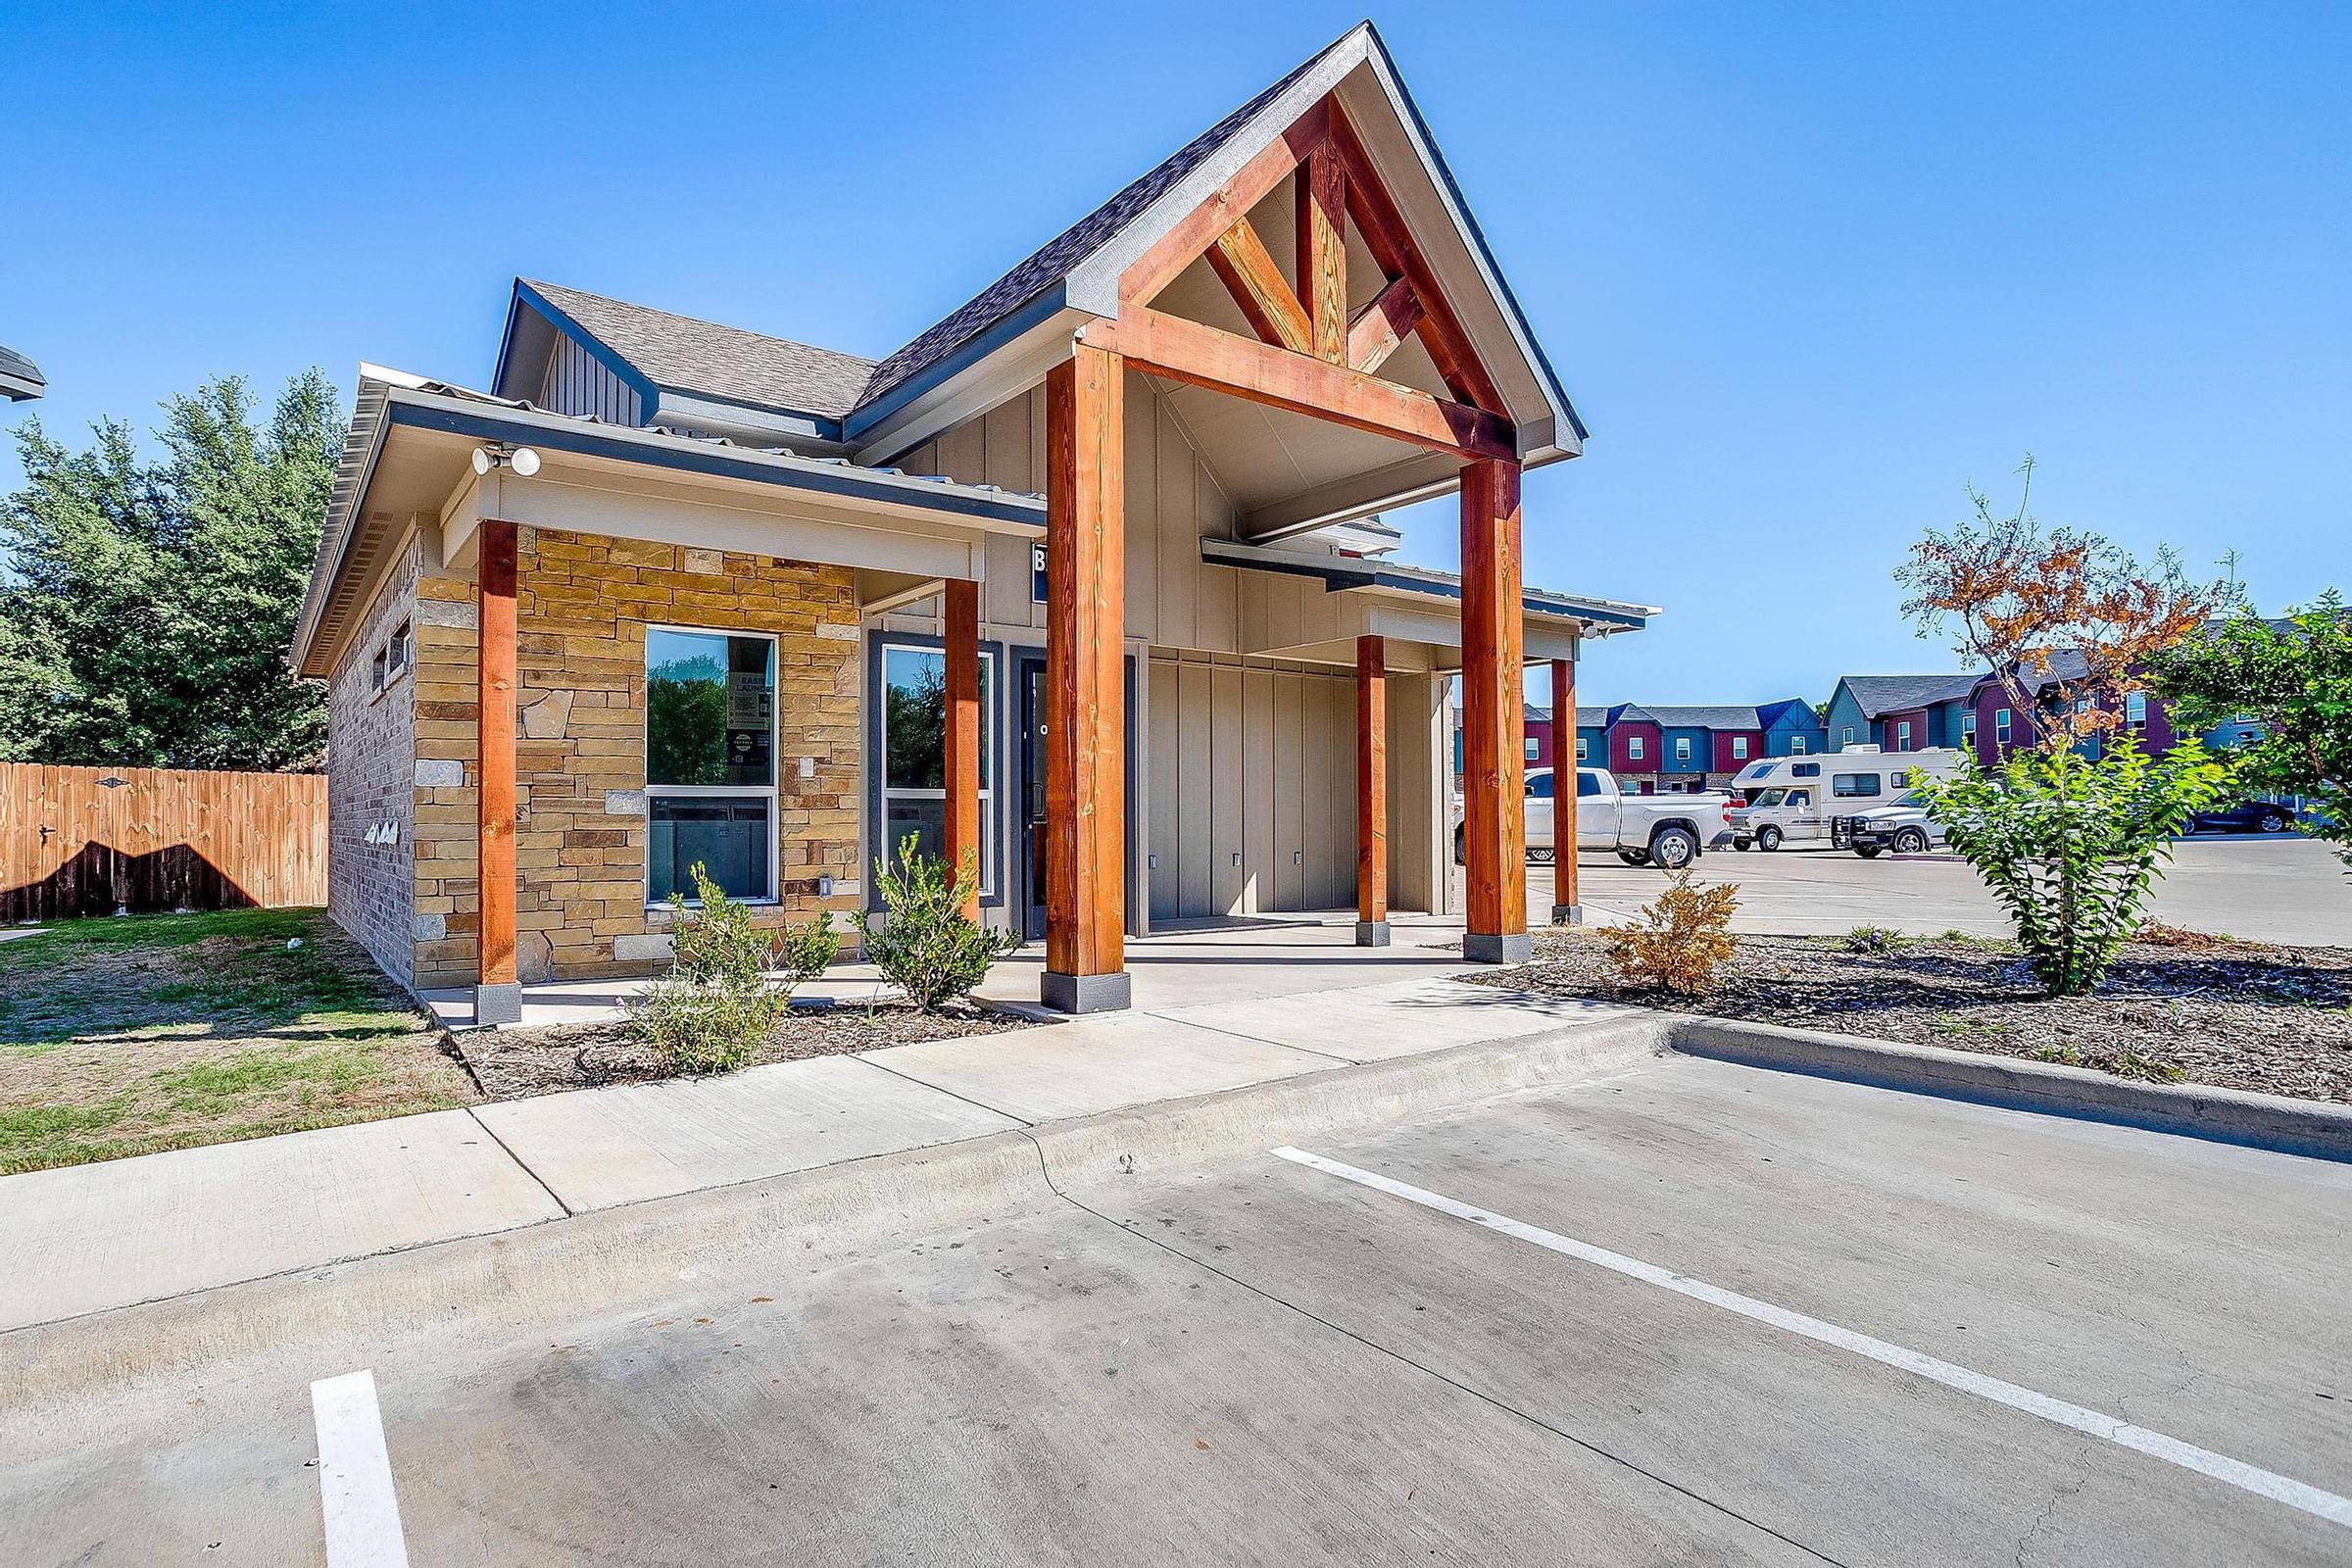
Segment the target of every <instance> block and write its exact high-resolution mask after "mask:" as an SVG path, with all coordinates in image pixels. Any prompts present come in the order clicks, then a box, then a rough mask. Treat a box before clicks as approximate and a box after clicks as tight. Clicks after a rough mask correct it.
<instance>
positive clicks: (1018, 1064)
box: [866, 1012, 1343, 1122]
mask: <svg viewBox="0 0 2352 1568" xmlns="http://www.w3.org/2000/svg"><path fill="white" fill-rule="evenodd" d="M866 1059H868V1060H869V1061H872V1062H873V1063H875V1064H876V1065H879V1066H883V1067H887V1068H889V1069H890V1070H891V1071H892V1072H895V1073H901V1074H904V1075H905V1076H907V1077H908V1078H912V1079H916V1080H918V1081H920V1082H922V1083H926V1084H933V1085H936V1086H937V1087H939V1088H941V1089H944V1090H946V1091H948V1092H949V1093H951V1094H955V1095H960V1096H962V1097H963V1098H964V1099H966V1100H973V1101H977V1102H979V1103H981V1104H983V1105H990V1106H994V1107H995V1108H996V1109H998V1110H1001V1111H1004V1112H1005V1114H1007V1115H1011V1116H1018V1117H1020V1118H1021V1119H1022V1120H1023V1121H1030V1122H1042V1121H1053V1120H1055V1119H1057V1118H1059V1117H1063V1116H1091V1115H1094V1114H1095V1113H1097V1112H1098V1111H1104V1110H1116V1109H1118V1108H1119V1107H1121V1106H1123V1105H1137V1104H1142V1103H1145V1102H1146V1101H1152V1100H1177V1099H1182V1098H1183V1097H1185V1096H1187V1095H1206V1094H1213V1093H1214V1092H1216V1091H1217V1090H1220V1089H1238V1088H1240V1087H1241V1086H1242V1085H1244V1084H1254V1083H1262V1082H1264V1081H1265V1080H1267V1079H1269V1078H1287V1077H1290V1076H1292V1075H1293V1074H1295V1073H1302V1072H1322V1071H1326V1070H1328V1069H1330V1068H1333V1067H1338V1066H1340V1065H1342V1064H1343V1063H1342V1062H1341V1060H1340V1059H1339V1058H1337V1057H1333V1056H1327V1055H1319V1054H1314V1053H1312V1052H1306V1051H1297V1050H1294V1049H1292V1048H1291V1047H1289V1046H1280V1045H1274V1044H1271V1043H1269V1042H1266V1041H1262V1040H1244V1039H1240V1038H1238V1037H1236V1036H1233V1035H1227V1034H1219V1033H1218V1032H1216V1031H1215V1030H1212V1029H1202V1028H1199V1027H1197V1026H1195V1025H1192V1024H1188V1023H1183V1022H1180V1021H1178V1020H1175V1019H1172V1018H1164V1017H1160V1016H1158V1015H1156V1014H1153V1013H1148V1012H1114V1013H1099V1014H1097V1015H1095V1016H1094V1017H1091V1018H1081V1019H1077V1020H1074V1021H1073V1022H1070V1023H1063V1024H1050V1025H1047V1026H1045V1027H1042V1028H1038V1029H1027V1030H1023V1031H1021V1032H1020V1033H1019V1034H1014V1035H969V1036H965V1037H964V1038H962V1039H959V1040H927V1041H924V1042H922V1043H921V1044H919V1045H911V1046H888V1047H885V1048H884V1049H882V1050H880V1051H870V1052H867V1053H866Z"/></svg>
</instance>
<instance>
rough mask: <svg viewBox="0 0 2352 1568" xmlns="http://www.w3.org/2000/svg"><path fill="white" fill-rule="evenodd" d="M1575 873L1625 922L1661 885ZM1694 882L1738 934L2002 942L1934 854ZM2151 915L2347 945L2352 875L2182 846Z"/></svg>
mask: <svg viewBox="0 0 2352 1568" xmlns="http://www.w3.org/2000/svg"><path fill="white" fill-rule="evenodd" d="M1456 869H1457V873H1458V869H1459V868H1458V867H1457V868H1456ZM1578 869H1579V872H1580V876H1581V880H1582V893H1583V898H1584V903H1585V906H1586V907H1587V910H1588V912H1589V913H1590V914H1591V915H1592V916H1593V917H1594V918H1605V917H1611V916H1615V917H1623V916H1625V915H1630V914H1632V913H1633V912H1635V911H1636V910H1638V909H1639V908H1640V907H1642V905H1643V904H1644V903H1646V902H1648V901H1649V900H1650V899H1653V898H1655V897H1656V896H1657V891H1658V888H1659V887H1660V886H1661V885H1662V884H1663V882H1664V880H1665V879H1664V876H1663V874H1662V873H1660V872H1659V871H1657V870H1656V869H1655V868H1653V867H1648V866H1629V865H1626V864H1624V863H1623V862H1622V861H1620V860H1619V859H1618V858H1616V857H1615V856H1613V855H1604V856H1590V855H1588V856H1586V857H1585V858H1583V860H1582V861H1581V862H1580V864H1579V868H1578ZM1697 875H1698V879H1699V881H1700V882H1701V883H1705V884H1713V883H1717V882H1737V883H1738V884H1740V912H1739V914H1738V916H1737V917H1736V918H1735V919H1734V921H1733V924H1734V926H1735V927H1736V928H1737V929H1739V930H1742V931H1754V932H1764V933H1772V934H1777V935H1787V936H1815V935H1829V934H1834V933H1837V932H1842V931H1850V930H1852V929H1853V928H1854V927H1855V926H1858V925H1883V926H1887V927H1890V928H1892V929H1894V930H1898V931H1906V932H1913V933H1926V934H1934V933H1937V932H1942V931H1946V930H1959V931H1965V932H1968V933H1969V934H1970V935H1972V936H2007V935H2009V934H2010V927H2009V923H2008V921H2007V920H2006V919H2005V918H2004V917H2003V916H2002V914H2001V911H2000V908H1999V907H1998V906H1997V905H1995V904H1994V903H1993V901H1992V897H1991V895H1989V894H1987V893H1986V892H1985V885H1984V883H1983V882H1981V881H1979V880H1978V878H1977V874H1976V873H1975V872H1974V871H1972V870H1970V869H1969V868H1968V867H1967V866H1966V865H1965V864H1963V863H1961V862H1960V861H1959V860H1957V859H1954V858H1948V857H1945V856H1941V855H1932V856H1923V857H1905V856H1881V857H1880V858H1878V859H1875V860H1864V859H1862V858H1859V857H1857V856H1854V855H1850V854H1840V853H1838V852H1836V851H1832V850H1782V851H1779V852H1778V853H1776V854H1771V855H1766V854H1763V853H1761V852H1759V851H1750V852H1748V853H1746V854H1744V855H1742V854H1738V853H1735V852H1734V851H1733V850H1732V849H1731V848H1730V847H1729V846H1728V845H1727V846H1723V847H1721V848H1718V849H1715V850H1711V851H1709V852H1708V853H1707V854H1706V855H1704V856H1701V857H1700V858H1699V860H1698V869H1697ZM1551 901H1552V871H1551V868H1550V867H1549V866H1541V865H1531V866H1529V867H1528V900H1527V907H1528V916H1529V918H1530V920H1532V921H1535V922H1538V923H1541V922H1542V920H1543V919H1544V916H1545V914H1546V912H1547V911H1548V910H1549V909H1550V907H1551ZM2151 912H2152V913H2153V914H2154V915H2155V916H2156V917H2157V918H2159V919H2162V920H2166V921H2169V922H2171V923H2172V924H2174V925H2181V926H2187V927H2188V928H2190V929H2191V930H2196V931H2210V932H2216V933H2219V932H2228V933H2229V934H2230V935H2232V936H2238V937H2244V938H2246V939H2248V940H2250V941H2260V942H2282V943H2290V944H2296V945H2302V946H2317V947H2346V946H2352V878H2347V877H2346V876H2345V874H2344V867H2343V863H2342V862H2341V861H2339V860H2337V859H2336V858H2335V857H2334V855H2333V854H2332V853H2330V852H2329V851H2328V849H2327V846H2325V845H2323V844H2321V843H2319V842H2317V841H2315V840H2312V839H2304V838H2296V837H2289V836H2283V835H2282V836H2273V837H2252V836H2246V837H2229V838H2208V837H2198V838H2189V839H2182V840H2180V841H2179V842H2178V843H2177V844H2176V845H2175V849H2174V859H2173V863H2172V866H2171V868H2170V870H2168V871H2167V872H2166V873H2165V876H2164V878H2163V880H2162V881H2161V882H2159V883H2158V884H2157V888H2156V894H2155V900H2154V904H2153V906H2152V909H2151Z"/></svg>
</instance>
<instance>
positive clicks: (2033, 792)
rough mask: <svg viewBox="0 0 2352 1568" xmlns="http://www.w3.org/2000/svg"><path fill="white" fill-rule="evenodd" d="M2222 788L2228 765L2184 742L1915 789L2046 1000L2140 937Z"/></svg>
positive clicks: (2037, 759)
mask: <svg viewBox="0 0 2352 1568" xmlns="http://www.w3.org/2000/svg"><path fill="white" fill-rule="evenodd" d="M2228 786H2229V768H2228V767H2227V766H2226V765H2225V764H2224V763H2222V762H2221V761H2220V760H2217V759H2215V758H2213V757H2211V756H2209V755H2208V754H2207V753H2206V751H2205V750H2204V748H2203V747H2201V746H2199V745H2198V744H2197V743H2196V742H2195V741H2186V742H2183V743H2182V744H2181V745H2180V746H2177V747H2175V748H2174V749H2173V750H2172V751H2171V752H2169V753H2167V754H2166V755H2165V756H2164V757H2163V758H2162V759H2161V760H2154V761H2151V760H2149V759H2148V758H2147V757H2146V756H2145V755H2144V754H2143V753H2141V751H2140V750H2139V749H2138V748H2137V747H2136V746H2133V745H2131V744H2129V743H2121V744H2116V745H2113V746H2112V747H2111V748H2109V749H2107V750H2106V751H2105V752H2104V754H2103V755H2102V756H2100V757H2098V758H2097V759H2095V760H2094V759H2090V758H2086V757H2084V756H2083V755H2082V753H2081V752H2079V751H2077V750H2076V749H2074V748H2073V747H2071V746H2052V747H2043V748H2039V749H2036V750H2031V751H2022V752H2019V753H2017V754H2016V755H2014V756H2012V757H2011V758H2010V759H2009V760H2007V761H2005V762H2003V763H2001V764H2000V765H1999V766H1998V767H1994V768H1984V767H1980V766H1979V765H1978V764H1977V762H1976V761H1975V760H1974V759H1964V760H1963V761H1962V765H1961V769H1960V771H1959V772H1957V773H1955V774H1952V775H1951V776H1950V777H1948V778H1943V779H1928V778H1922V779H1919V780H1917V781H1916V782H1915V786H1914V787H1915V788H1917V789H1918V790H1919V792H1920V793H1921V794H1922V795H1924V796H1925V797H1927V801H1928V812H1929V814H1930V815H1931V816H1933V817H1934V818H1935V819H1936V821H1937V822H1939V823H1941V824H1942V825H1943V830H1944V836H1945V839H1946V841H1947V842H1949V844H1950V845H1951V847H1952V849H1953V850H1954V851H1955V852H1956V853H1957V854H1958V855H1959V856H1960V858H1963V859H1965V860H1966V861H1968V863H1969V864H1970V865H1972V866H1974V867H1976V870H1977V874H1978V875H1980V876H1982V877H1983V878H1984V879H1985V885H1986V886H1987V887H1989V888H1990V889H1991V890H1992V895H1993V897H1994V898H1996V899H1998V900H1999V901H2000V903H2001V907H2003V908H2004V909H2006V910H2007V911H2008V914H2009V918H2010V920H2011V921H2012V922H2013V923H2014V924H2015V925H2016V927H2017V942H2018V947H2019V948H2020V949H2021V950H2022V951H2023V952H2024V954H2025V957H2026V962H2027V964H2028V965H2029V966H2030V967H2031V968H2032V969H2033V971H2034V978H2035V979H2037V980H2039V981H2040V982H2041V984H2042V986H2043V988H2044V989H2045V990H2047V991H2048V992H2049V994H2050V995H2052V996H2057V997H2079V996H2082V995H2085V994H2086V993H2088V992H2089V991H2090V989H2091V988H2092V987H2093V986H2095V985H2097V984H2098V983H2099V979H2100V977H2101V976H2102V975H2104V974H2105V973H2106V972H2107V966H2108V964H2110V963H2111V962H2113V961H2114V959H2115V954H2116V950H2117V949H2118V948H2119V947H2121V946H2122V945H2123V943H2124V941H2125V939H2126V938H2128V937H2130V936H2131V933H2132V932H2133V931H2135V930H2137V929H2138V928H2139V923H2140V912H2141V907H2142V906H2144V905H2145V904H2146V902H2147V898H2148V890H2149V888H2150V887H2151V886H2153V885H2154V883H2155V880H2156V876H2157V869H2158V864H2159V862H2160V861H2163V860H2167V859H2170V858H2172V845H2171V839H2172V837H2173V835H2174V834H2176V833H2178V832H2179V831H2180V828H2181V825H2182V824H2183V823H2185V822H2186V821H2187V820H2188V814H2189V813H2190V812H2191V811H2195V810H2201V809H2204V808H2206V807H2208V806H2211V805H2212V804H2213V803H2214V802H2216V801H2218V800H2220V799H2221V798H2222V796H2223V794H2224V792H2225V790H2226V789H2227V788H2228Z"/></svg>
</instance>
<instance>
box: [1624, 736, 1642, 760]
mask: <svg viewBox="0 0 2352 1568" xmlns="http://www.w3.org/2000/svg"><path fill="white" fill-rule="evenodd" d="M1625 755H1626V756H1628V757H1630V758H1632V759H1633V760H1635V761H1637V762H1639V761H1640V760H1642V737H1641V736H1639V735H1628V736H1627V737H1626V738H1625Z"/></svg>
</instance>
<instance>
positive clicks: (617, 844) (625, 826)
mask: <svg viewBox="0 0 2352 1568" xmlns="http://www.w3.org/2000/svg"><path fill="white" fill-rule="evenodd" d="M419 593H420V595H421V602H420V604H419V606H418V614H417V620H418V625H417V637H418V666H417V758H418V764H417V826H416V837H417V889H416V914H417V948H416V964H417V984H418V985H419V986H442V985H465V984H469V983H470V982H471V981H472V978H473V963H474V936H475V933H476V931H477V929H478V927H477V925H476V922H475V916H474V910H475V908H476V905H475V902H474V900H475V892H476V883H475V867H474V809H475V808H474V799H475V796H474V760H475V759H474V754H475V746H474V733H473V729H474V715H475V678H476V677H475V669H474V624H475V619H474V599H475V590H474V587H473V585H472V584H471V583H470V582H466V581H463V580H460V579H457V578H453V577H441V578H434V577H427V578H426V579H424V581H423V582H421V583H420V584H419ZM515 595H516V597H515V620H516V639H515V662H516V666H517V674H518V678H519V689H518V691H517V692H516V706H517V709H518V711H519V713H520V728H521V733H520V735H519V736H518V737H517V739H516V742H515V773H516V779H515V796H516V808H517V815H518V822H517V825H516V833H515V880H516V884H517V887H516V893H515V945H516V954H515V962H516V968H517V970H518V972H519V974H520V976H521V977H522V978H523V979H525V980H532V979H541V978H547V977H556V978H583V977H593V976H597V975H609V974H614V973H621V972H630V971H643V970H645V969H648V968H651V967H653V966H655V965H657V964H659V962H660V961H661V960H662V956H664V953H665V950H666V943H665V941H664V940H663V939H662V932H663V931H664V930H665V929H666V927H667V923H668V915H667V911H666V910H663V909H653V910H649V909H647V908H646V907H645V850H646V831H647V829H646V808H645V793H644V791H645V628H646V626H647V624H648V623H649V622H650V623H652V624H656V625H665V626H696V627H709V628H711V629H713V630H728V631H758V632H768V633H772V634H774V636H775V637H776V688H777V689H776V749H775V757H776V769H777V780H776V783H777V799H776V832H777V836H778V839H779V849H778V854H777V873H776V874H777V888H778V892H779V894H780V895H781V897H780V901H779V904H778V906H777V907H775V908H773V909H767V910H762V911H761V912H760V918H761V919H762V920H764V921H770V922H781V921H785V920H790V921H793V922H795V923H798V922H799V921H802V920H805V919H808V918H810V917H811V916H812V915H813V913H814V912H815V911H816V910H817V909H820V908H827V907H829V908H832V909H835V910H837V911H842V910H847V909H850V908H852V907H855V905H856V899H855V897H854V896H846V895H836V896H835V897H834V898H832V899H830V900H820V899H819V898H818V897H817V894H816V878H817V877H818V876H820V875H830V876H834V877H837V878H843V879H853V878H855V877H856V876H857V873H858V774H859V760H858V608H857V599H856V595H855V593H854V592H853V589H852V585H851V580H850V571H849V569H848V568H847V567H842V566H820V565H809V564H803V563H799V562H789V561H776V560H771V559H768V558H765V557H760V556H748V555H739V554H729V553H722V552H720V551H716V550H692V549H679V548H677V547H674V546H670V545H657V544H645V543H640V542H638V541H635V540H628V539H607V538H602V537H598V536H592V535H584V534H574V533H567V532H560V531H558V530H555V529H549V528H528V527H526V528H523V529H521V530H520V537H519V547H518V562H517V570H516V585H515ZM804 757H806V758H810V759H813V769H812V773H813V776H811V777H809V778H803V777H801V772H800V762H801V759H802V758H804Z"/></svg>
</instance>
